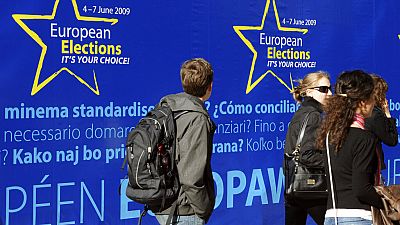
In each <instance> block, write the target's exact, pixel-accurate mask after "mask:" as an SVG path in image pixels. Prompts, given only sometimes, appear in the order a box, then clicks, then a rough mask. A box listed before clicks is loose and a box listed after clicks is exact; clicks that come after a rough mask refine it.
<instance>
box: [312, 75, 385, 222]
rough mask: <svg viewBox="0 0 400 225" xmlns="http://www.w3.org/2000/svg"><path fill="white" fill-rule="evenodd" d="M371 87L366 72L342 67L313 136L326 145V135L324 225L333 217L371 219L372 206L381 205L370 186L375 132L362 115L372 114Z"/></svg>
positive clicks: (371, 83) (341, 220)
mask: <svg viewBox="0 0 400 225" xmlns="http://www.w3.org/2000/svg"><path fill="white" fill-rule="evenodd" d="M373 91H374V83H373V80H372V77H371V76H370V75H368V74H367V73H365V72H363V71H361V70H354V71H349V72H344V73H342V74H341V75H340V76H339V78H338V79H337V82H336V85H335V95H334V96H333V97H331V98H330V99H329V101H328V102H327V105H326V107H325V112H326V117H325V118H324V121H323V123H322V126H321V130H320V132H319V135H318V139H317V146H318V147H319V148H325V147H326V146H325V141H326V137H327V135H328V137H329V139H328V140H329V156H330V164H331V166H330V168H331V170H329V166H328V161H327V162H326V163H325V171H326V173H327V175H328V177H330V176H332V180H333V182H330V179H328V183H329V185H328V186H329V188H328V189H329V190H328V191H329V197H328V204H327V209H328V210H327V211H326V214H325V225H333V224H335V221H336V222H338V224H352V225H360V224H369V225H370V224H372V215H371V206H375V207H376V208H379V209H382V208H383V204H382V201H381V200H380V198H379V195H378V194H377V193H376V191H375V189H374V187H373V185H374V174H375V172H376V169H377V165H378V156H377V154H376V152H375V137H374V135H373V134H372V133H371V132H370V131H368V130H366V129H365V118H367V117H369V116H371V113H372V109H373V107H374V105H375V99H374V96H373ZM327 153H328V152H327ZM328 160H329V159H328ZM331 187H333V188H331ZM332 192H333V194H334V196H332ZM333 198H334V200H333ZM333 203H335V204H333ZM334 206H335V207H334Z"/></svg>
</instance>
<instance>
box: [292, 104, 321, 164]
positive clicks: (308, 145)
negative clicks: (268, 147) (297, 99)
mask: <svg viewBox="0 0 400 225" xmlns="http://www.w3.org/2000/svg"><path fill="white" fill-rule="evenodd" d="M307 113H310V114H309V119H308V123H307V126H306V130H305V132H304V137H303V140H302V142H301V149H300V155H301V157H300V162H301V163H302V164H304V165H307V166H309V167H319V168H323V167H324V156H323V153H322V151H321V150H319V149H316V147H315V142H316V139H317V130H318V128H319V126H320V125H321V122H322V105H321V104H320V103H319V102H318V101H316V100H315V99H313V98H311V97H305V98H304V101H303V102H302V104H301V107H300V108H299V110H297V111H296V113H295V114H294V116H293V118H292V120H291V121H290V125H289V128H288V132H287V133H286V141H285V153H289V154H291V153H292V152H293V150H294V148H295V145H296V141H297V138H298V136H299V132H300V127H301V124H302V122H303V119H304V117H305V116H306V114H307Z"/></svg>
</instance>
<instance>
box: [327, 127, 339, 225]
mask: <svg viewBox="0 0 400 225" xmlns="http://www.w3.org/2000/svg"><path fill="white" fill-rule="evenodd" d="M325 145H326V155H327V156H328V170H329V180H330V186H331V196H332V206H333V210H334V212H335V224H336V225H337V224H338V219H337V211H336V202H335V190H334V188H333V175H332V164H331V155H330V153H329V132H328V133H327V134H326V139H325Z"/></svg>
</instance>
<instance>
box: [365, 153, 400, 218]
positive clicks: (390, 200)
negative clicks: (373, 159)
mask: <svg viewBox="0 0 400 225" xmlns="http://www.w3.org/2000/svg"><path fill="white" fill-rule="evenodd" d="M376 153H377V156H378V171H377V174H376V175H377V176H376V184H377V185H376V186H374V188H375V191H376V193H378V194H379V195H380V197H381V200H382V203H383V206H384V208H383V209H378V208H375V207H373V206H371V213H372V223H373V224H374V225H400V185H390V186H384V185H380V180H381V179H380V174H381V167H380V165H381V158H380V154H379V152H378V151H377V152H376Z"/></svg>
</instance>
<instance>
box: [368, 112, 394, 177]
mask: <svg viewBox="0 0 400 225" xmlns="http://www.w3.org/2000/svg"><path fill="white" fill-rule="evenodd" d="M365 128H366V129H367V130H370V131H371V132H372V133H373V134H374V135H375V137H376V138H377V139H378V143H377V145H376V148H377V151H378V152H379V155H380V159H381V169H386V165H385V160H384V155H383V151H382V142H383V143H384V144H386V145H388V146H396V145H397V142H398V133H397V128H396V119H394V118H387V117H386V115H385V113H384V112H383V111H382V110H381V109H380V108H378V107H375V108H374V110H373V111H372V115H371V117H369V118H367V119H366V120H365Z"/></svg>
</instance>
